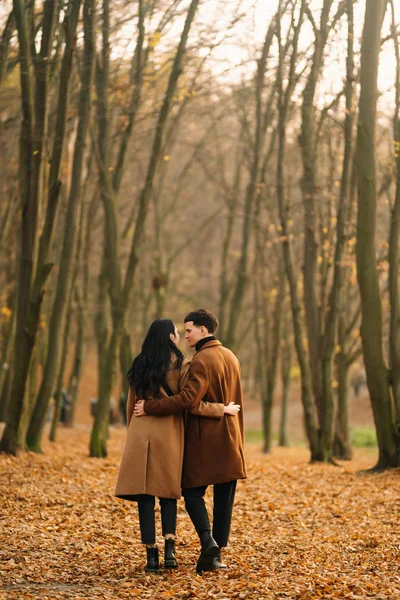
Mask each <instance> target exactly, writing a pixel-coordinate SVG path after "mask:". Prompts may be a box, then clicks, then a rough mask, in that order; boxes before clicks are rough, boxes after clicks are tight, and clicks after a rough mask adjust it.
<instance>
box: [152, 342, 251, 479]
mask: <svg viewBox="0 0 400 600" xmlns="http://www.w3.org/2000/svg"><path fill="white" fill-rule="evenodd" d="M203 399H206V400H207V403H209V404H225V405H227V404H229V402H235V404H240V406H241V407H242V409H241V410H240V412H239V413H238V415H236V416H234V417H233V416H226V417H225V418H224V419H219V420H217V419H207V418H204V417H201V416H198V415H195V414H193V410H194V409H195V408H196V407H197V406H198V405H199V403H200V402H201V401H202V400H203ZM183 409H189V410H190V411H191V413H192V414H188V416H187V421H186V428H185V454H184V462H183V474H182V487H183V488H190V487H197V486H203V485H211V484H214V483H224V482H227V481H233V480H234V479H244V478H245V477H246V466H245V460H244V452H243V396H242V386H241V383H240V365H239V361H238V359H237V358H236V356H235V355H234V354H233V352H231V351H230V350H228V349H227V348H224V347H223V346H222V344H221V342H219V341H218V340H211V341H210V342H207V343H205V344H204V345H203V346H202V347H201V348H200V350H199V351H198V352H196V354H195V355H194V356H193V359H192V362H191V365H190V368H189V375H188V378H187V381H186V383H185V385H184V387H183V389H182V391H181V392H180V393H179V394H177V395H175V396H170V397H168V398H163V399H162V400H157V399H154V400H149V401H148V402H146V403H145V406H144V410H145V412H146V413H147V414H149V415H158V416H164V418H165V415H172V414H175V413H178V414H179V413H180V412H181V411H182V410H183Z"/></svg>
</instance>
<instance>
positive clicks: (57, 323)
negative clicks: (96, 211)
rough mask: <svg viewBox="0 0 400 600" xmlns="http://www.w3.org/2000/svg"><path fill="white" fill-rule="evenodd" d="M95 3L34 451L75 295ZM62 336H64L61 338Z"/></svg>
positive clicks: (87, 7)
mask: <svg viewBox="0 0 400 600" xmlns="http://www.w3.org/2000/svg"><path fill="white" fill-rule="evenodd" d="M76 5H77V6H76V7H75V10H76V13H75V14H76V23H74V24H73V25H75V28H73V27H72V32H73V35H74V32H75V30H76V24H77V20H78V14H79V6H80V0H76ZM95 11H96V4H95V0H86V1H85V3H84V18H83V22H84V44H85V50H84V66H83V72H82V84H81V91H80V96H79V123H78V131H77V135H76V140H75V150H74V158H73V167H72V178H71V189H70V194H69V198H68V205H67V214H66V221H65V230H64V241H63V248H62V253H61V259H60V269H59V277H58V282H57V290H56V297H55V300H54V304H53V308H52V313H51V320H50V328H49V347H48V353H47V360H46V365H45V368H44V374H43V379H42V383H41V386H40V390H39V393H38V397H37V401H36V404H35V409H34V412H33V415H32V419H31V423H30V425H29V429H28V433H27V445H28V448H29V449H30V450H34V451H35V452H40V451H41V438H42V432H43V427H44V424H45V419H46V412H47V407H48V405H49V401H50V398H51V396H52V393H53V388H54V383H55V380H56V378H57V373H58V369H59V362H60V353H61V350H62V344H63V332H64V329H65V325H64V323H65V315H66V310H67V309H68V306H67V301H66V299H68V298H69V297H70V293H71V285H72V275H73V270H74V265H73V258H74V256H75V247H76V242H77V235H76V234H77V230H78V227H77V224H78V221H79V207H80V204H81V195H82V190H81V187H82V168H83V160H84V153H85V146H86V137H87V132H88V128H89V122H90V106H91V101H90V99H91V89H92V80H93V69H94V60H95V21H94V17H95ZM60 333H61V335H60Z"/></svg>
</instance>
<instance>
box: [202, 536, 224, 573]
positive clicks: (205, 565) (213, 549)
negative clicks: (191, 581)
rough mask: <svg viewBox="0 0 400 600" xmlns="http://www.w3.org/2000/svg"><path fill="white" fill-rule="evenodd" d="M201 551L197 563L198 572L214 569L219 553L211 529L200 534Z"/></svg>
mask: <svg viewBox="0 0 400 600" xmlns="http://www.w3.org/2000/svg"><path fill="white" fill-rule="evenodd" d="M200 543H201V552H200V557H199V560H198V561H197V565H196V572H197V573H202V572H203V571H214V570H215V569H214V566H213V562H214V557H215V556H217V554H218V553H219V547H218V545H217V542H216V541H215V540H214V538H213V536H212V535H211V533H210V532H209V531H205V532H204V533H202V534H201V535H200Z"/></svg>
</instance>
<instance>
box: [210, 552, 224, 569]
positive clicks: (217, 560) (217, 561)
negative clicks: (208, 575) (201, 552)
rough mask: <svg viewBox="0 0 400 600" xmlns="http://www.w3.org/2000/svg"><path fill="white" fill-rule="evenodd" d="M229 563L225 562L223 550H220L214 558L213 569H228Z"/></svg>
mask: <svg viewBox="0 0 400 600" xmlns="http://www.w3.org/2000/svg"><path fill="white" fill-rule="evenodd" d="M226 568H227V565H226V564H225V563H224V562H223V560H222V556H221V550H220V551H219V552H218V554H217V555H216V556H214V558H213V570H215V569H226Z"/></svg>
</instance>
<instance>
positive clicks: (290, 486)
mask: <svg viewBox="0 0 400 600" xmlns="http://www.w3.org/2000/svg"><path fill="white" fill-rule="evenodd" d="M124 441H125V431H124V430H123V429H122V428H117V427H116V428H112V430H111V435H110V440H109V456H108V457H107V458H106V459H94V458H89V457H88V455H87V454H88V451H87V448H88V443H89V431H88V430H87V429H84V428H80V429H77V430H68V429H61V430H60V431H59V433H58V441H57V442H56V443H55V444H51V443H50V442H47V441H46V442H45V443H44V454H42V455H37V454H33V453H22V454H21V456H20V457H18V458H13V457H9V456H6V455H1V456H0V494H1V499H2V500H1V511H0V537H1V545H0V598H1V599H2V600H3V599H14V598H15V599H18V600H25V599H36V598H40V599H42V600H43V599H46V598H47V599H59V598H74V599H75V600H84V599H92V598H93V599H95V598H104V599H112V600H113V599H119V598H121V599H123V598H143V599H146V598H155V599H157V600H162V599H168V598H179V599H191V598H194V599H195V598H204V599H209V598H218V599H219V600H228V599H229V600H230V599H233V598H238V599H253V598H254V599H257V600H258V599H271V600H278V599H282V600H283V599H286V598H294V599H302V600H313V599H317V598H324V599H330V598H346V599H351V600H356V599H364V598H374V599H378V600H380V599H382V600H383V599H388V598H399V597H400V534H399V517H400V477H399V475H400V470H399V469H393V470H390V471H387V472H383V473H370V472H365V471H363V470H364V469H366V468H369V467H371V466H373V464H374V459H375V453H373V452H371V450H358V451H357V453H356V458H355V460H353V461H351V462H349V463H342V466H341V467H339V468H338V467H334V466H330V465H320V464H313V465H311V464H309V462H308V457H309V455H308V451H307V450H306V449H304V448H289V449H283V448H276V449H274V451H273V454H272V455H268V456H266V455H263V454H262V453H261V451H260V448H259V446H258V445H257V444H249V445H248V447H247V464H248V475H249V477H248V479H247V480H246V481H243V482H239V484H238V491H237V496H236V502H235V509H234V516H233V524H232V533H231V539H230V545H229V547H228V548H227V549H226V551H225V552H224V558H225V560H226V562H227V563H228V569H226V570H220V571H217V572H214V573H207V574H203V575H202V576H199V575H196V573H195V564H196V560H197V556H198V541H197V539H196V535H195V533H194V530H193V527H192V524H191V522H190V520H189V518H188V516H187V514H186V512H185V509H184V504H183V501H182V499H181V500H180V501H179V505H178V506H179V509H178V539H177V556H178V560H179V568H178V569H177V570H176V571H173V572H164V571H161V572H160V574H158V575H153V574H145V573H144V571H143V566H144V554H145V553H144V550H143V547H142V545H141V544H140V538H139V524H138V517H137V507H136V504H134V503H129V502H126V501H123V500H118V499H116V498H114V496H113V491H114V485H115V480H116V476H117V471H118V465H119V461H120V458H121V454H122V449H123V445H124ZM206 501H207V504H208V507H209V509H211V501H212V494H211V490H210V489H209V490H208V492H207V497H206ZM210 514H211V513H210ZM157 535H158V539H159V547H160V555H161V560H162V555H163V547H162V546H163V544H162V538H161V531H160V518H159V514H157Z"/></svg>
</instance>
